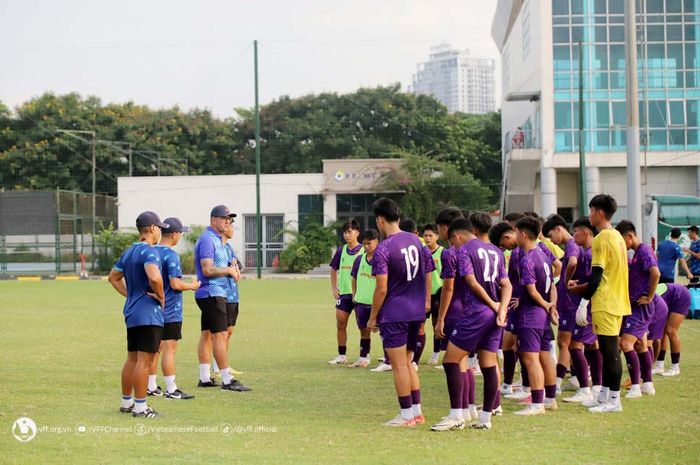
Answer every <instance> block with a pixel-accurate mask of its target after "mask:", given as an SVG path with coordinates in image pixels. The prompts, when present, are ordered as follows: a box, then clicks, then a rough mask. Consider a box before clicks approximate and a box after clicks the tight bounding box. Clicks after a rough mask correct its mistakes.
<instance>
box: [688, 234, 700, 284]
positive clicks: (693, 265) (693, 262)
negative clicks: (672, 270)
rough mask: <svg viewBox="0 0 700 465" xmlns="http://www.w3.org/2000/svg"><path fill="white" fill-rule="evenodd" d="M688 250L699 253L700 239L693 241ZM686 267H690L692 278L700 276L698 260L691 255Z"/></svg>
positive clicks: (699, 260) (699, 262)
mask: <svg viewBox="0 0 700 465" xmlns="http://www.w3.org/2000/svg"><path fill="white" fill-rule="evenodd" d="M688 248H689V249H690V250H692V251H693V252H695V253H700V239H698V240H697V241H693V242H692V243H691V244H690V247H688ZM688 266H689V267H690V272H691V273H693V276H700V259H697V258H695V257H693V256H692V255H691V256H690V260H689V261H688Z"/></svg>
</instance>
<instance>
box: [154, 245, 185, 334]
mask: <svg viewBox="0 0 700 465" xmlns="http://www.w3.org/2000/svg"><path fill="white" fill-rule="evenodd" d="M156 249H157V250H158V252H160V260H161V262H162V264H163V265H162V267H161V274H162V275H163V290H164V291H165V309H164V310H163V316H164V318H165V323H179V322H182V291H176V290H175V289H173V288H172V287H170V280H171V279H172V278H182V265H181V263H180V256H179V255H178V254H177V252H175V251H174V250H173V249H172V248H170V247H168V246H167V245H157V246H156Z"/></svg>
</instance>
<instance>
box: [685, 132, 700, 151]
mask: <svg viewBox="0 0 700 465" xmlns="http://www.w3.org/2000/svg"><path fill="white" fill-rule="evenodd" d="M699 135H700V131H699V130H697V129H688V131H687V138H688V140H687V142H688V148H689V149H698V148H700V142H699V141H700V137H698V136H699Z"/></svg>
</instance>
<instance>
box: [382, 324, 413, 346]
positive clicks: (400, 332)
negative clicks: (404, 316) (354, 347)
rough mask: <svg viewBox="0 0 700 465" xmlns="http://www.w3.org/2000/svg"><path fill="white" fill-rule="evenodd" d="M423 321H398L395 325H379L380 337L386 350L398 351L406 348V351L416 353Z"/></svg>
mask: <svg viewBox="0 0 700 465" xmlns="http://www.w3.org/2000/svg"><path fill="white" fill-rule="evenodd" d="M421 324H423V322H422V321H397V322H393V323H381V324H380V325H379V337H381V338H382V344H383V345H384V348H385V349H396V348H397V347H401V346H406V350H410V351H411V352H414V351H415V350H416V344H417V342H418V332H419V331H420V325H421Z"/></svg>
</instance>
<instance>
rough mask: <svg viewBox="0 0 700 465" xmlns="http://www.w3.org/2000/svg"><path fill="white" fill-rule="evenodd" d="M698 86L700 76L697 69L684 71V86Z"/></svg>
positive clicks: (699, 84)
mask: <svg viewBox="0 0 700 465" xmlns="http://www.w3.org/2000/svg"><path fill="white" fill-rule="evenodd" d="M698 86H700V76H698V71H688V72H686V73H685V87H686V88H693V87H698Z"/></svg>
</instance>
